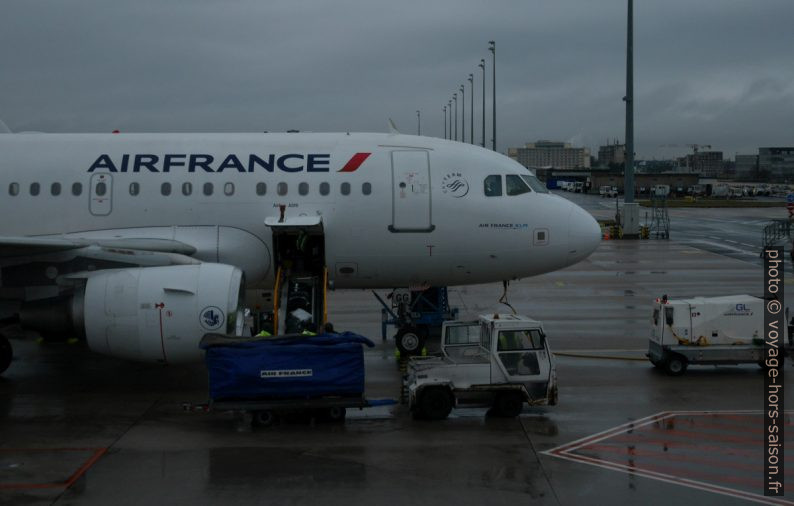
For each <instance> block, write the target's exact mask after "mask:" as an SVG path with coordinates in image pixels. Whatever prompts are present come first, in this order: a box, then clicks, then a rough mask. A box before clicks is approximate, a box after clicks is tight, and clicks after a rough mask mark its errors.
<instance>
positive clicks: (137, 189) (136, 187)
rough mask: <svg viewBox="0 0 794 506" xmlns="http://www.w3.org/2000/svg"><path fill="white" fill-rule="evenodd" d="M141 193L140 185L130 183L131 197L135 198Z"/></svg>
mask: <svg viewBox="0 0 794 506" xmlns="http://www.w3.org/2000/svg"><path fill="white" fill-rule="evenodd" d="M139 193H141V185H140V183H130V195H132V196H133V197H134V196H136V195H138V194H139Z"/></svg>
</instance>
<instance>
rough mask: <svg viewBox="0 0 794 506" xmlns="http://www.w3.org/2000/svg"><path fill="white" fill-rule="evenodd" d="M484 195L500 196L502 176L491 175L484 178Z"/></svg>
mask: <svg viewBox="0 0 794 506" xmlns="http://www.w3.org/2000/svg"><path fill="white" fill-rule="evenodd" d="M485 196H486V197H501V196H502V176H498V175H493V176H488V177H486V178H485Z"/></svg>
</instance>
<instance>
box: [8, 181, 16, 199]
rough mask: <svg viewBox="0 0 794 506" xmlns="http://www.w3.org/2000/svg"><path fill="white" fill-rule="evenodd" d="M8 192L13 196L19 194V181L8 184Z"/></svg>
mask: <svg viewBox="0 0 794 506" xmlns="http://www.w3.org/2000/svg"><path fill="white" fill-rule="evenodd" d="M8 194H9V195H11V196H13V197H16V196H17V195H19V183H11V184H10V185H8Z"/></svg>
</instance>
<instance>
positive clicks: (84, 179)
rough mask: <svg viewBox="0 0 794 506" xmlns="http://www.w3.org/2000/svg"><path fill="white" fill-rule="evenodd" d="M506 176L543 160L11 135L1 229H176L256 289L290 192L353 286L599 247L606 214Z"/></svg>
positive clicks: (366, 140)
mask: <svg viewBox="0 0 794 506" xmlns="http://www.w3.org/2000/svg"><path fill="white" fill-rule="evenodd" d="M364 153H370V154H369V155H368V156H366V157H364V155H359V156H358V157H356V154H364ZM230 155H232V156H231V157H230ZM252 155H253V157H252ZM271 155H272V156H271ZM310 155H314V156H310ZM136 157H137V163H136ZM210 157H211V158H210ZM362 158H365V159H363V160H362ZM356 162H361V163H360V165H359V166H358V167H357V168H355V169H352V168H351V165H350V164H352V165H355V164H356ZM345 166H348V168H349V169H351V170H348V171H344V172H340V170H341V169H342V168H343V167H345ZM508 174H519V175H521V174H523V175H527V174H529V172H528V171H527V170H526V169H525V168H524V167H522V166H521V165H519V164H517V163H516V162H514V161H512V160H510V159H509V158H507V157H505V156H503V155H499V154H497V153H494V152H492V151H488V150H486V149H482V148H479V147H476V146H471V145H466V144H462V143H459V142H452V141H445V140H441V139H435V138H429V137H416V136H406V135H385V134H344V133H341V134H119V135H111V134H9V135H1V136H0V212H1V213H2V216H4V218H5V219H4V220H3V222H2V224H0V235H1V236H6V237H20V236H26V237H30V236H38V237H41V236H57V237H60V236H62V235H68V236H69V237H86V238H91V237H102V238H108V237H118V238H137V237H140V238H167V239H174V240H178V241H180V242H184V243H187V244H190V245H192V246H194V247H195V248H196V249H197V251H196V253H195V254H194V255H193V256H194V257H195V258H197V259H198V260H202V261H209V262H219V263H229V264H232V265H235V266H237V267H240V268H241V269H242V270H243V271H244V272H245V276H246V283H247V285H248V286H249V287H272V283H273V280H274V266H273V247H272V230H271V229H270V228H268V227H267V226H265V219H266V218H268V217H270V218H273V217H280V213H281V211H280V206H285V210H284V217H285V219H290V218H293V217H300V216H304V217H305V216H320V217H321V220H322V227H323V233H324V236H325V260H326V265H327V266H328V269H329V279H330V280H332V281H333V282H334V284H335V286H337V287H340V288H344V287H394V286H408V285H430V286H444V285H460V284H469V283H482V282H491V281H498V280H503V279H514V278H522V277H527V276H532V275H536V274H540V273H544V272H549V271H553V270H555V269H559V268H562V267H565V266H567V265H570V264H573V263H576V262H578V261H579V260H581V259H583V258H585V257H586V256H587V255H589V254H590V253H591V252H592V251H593V249H595V247H596V246H597V244H598V241H599V239H600V234H599V229H598V226H597V224H596V222H595V220H593V218H592V217H591V216H590V215H589V213H587V212H585V211H584V210H582V209H581V208H579V207H578V206H576V205H574V204H572V203H570V202H568V201H567V200H565V199H562V198H560V197H557V196H554V195H551V194H548V193H539V192H537V191H532V192H529V193H524V194H521V195H514V196H508V195H506V194H504V193H503V194H502V196H486V195H485V192H484V180H485V178H486V177H487V176H489V175H500V176H503V177H502V184H503V185H504V184H505V183H504V181H505V180H504V176H506V175H508ZM77 183H79V185H80V186H81V187H82V188H81V191H80V192H78V191H77V188H76V186H77V185H76V184H77ZM166 183H169V184H170V194H169V195H164V193H167V192H165V191H164V185H165V186H167V185H166ZM208 183H210V184H211V185H212V188H211V190H212V191H211V192H210V191H209V190H210V188H209V186H206V185H207V184H208ZM262 183H264V185H265V186H266V188H263V186H262ZM101 184H104V185H105V186H104V191H102V190H103V187H102V186H101ZM326 184H327V187H326ZM36 185H38V191H37V188H36ZM58 185H59V186H58ZM348 185H349V192H347V191H346V190H347V187H348ZM73 189H74V190H75V191H74V192H73ZM263 189H264V190H265V191H264V194H262V190H263ZM324 189H327V190H328V192H327V194H325V195H324V194H322V193H324ZM58 190H60V191H58ZM205 190H206V191H205ZM321 190H323V192H322V193H321ZM36 193H37V194H36ZM75 193H77V194H75Z"/></svg>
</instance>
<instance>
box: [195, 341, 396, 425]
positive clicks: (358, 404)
mask: <svg viewBox="0 0 794 506" xmlns="http://www.w3.org/2000/svg"><path fill="white" fill-rule="evenodd" d="M362 345H366V346H370V347H372V346H374V344H373V343H372V341H370V340H369V339H367V338H366V337H363V336H360V335H357V334H353V333H351V332H345V333H342V334H321V335H312V336H308V335H286V336H279V337H257V338H238V337H234V336H226V335H223V334H207V335H205V336H204V338H203V339H202V341H201V347H202V348H203V349H205V350H206V352H207V353H206V364H207V371H208V374H209V398H210V400H209V402H207V403H203V404H186V405H185V406H184V407H185V409H187V410H190V411H204V412H208V411H232V412H236V413H238V414H239V415H241V417H242V418H243V420H244V421H246V422H248V423H251V422H253V424H254V425H262V426H267V425H271V424H273V423H274V422H275V421H276V420H277V419H278V418H279V417H281V416H285V415H292V414H297V415H303V416H312V417H315V418H318V419H321V420H327V421H332V422H334V421H335V422H341V421H344V419H345V413H346V409H347V408H365V407H370V406H376V405H384V404H393V403H394V402H395V401H393V400H378V401H373V400H368V399H366V398H365V396H364V357H363V350H362Z"/></svg>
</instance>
